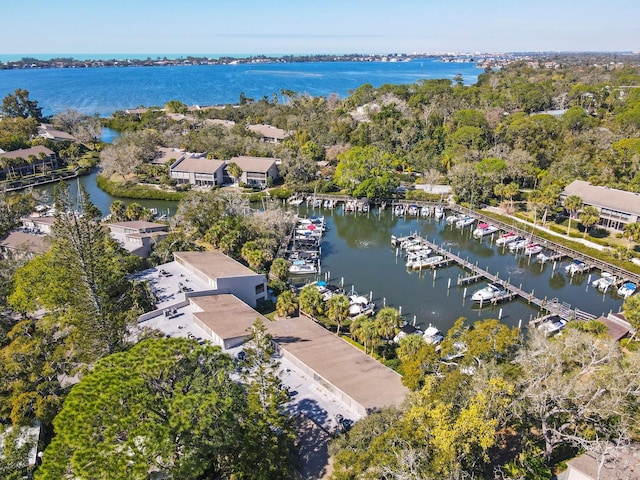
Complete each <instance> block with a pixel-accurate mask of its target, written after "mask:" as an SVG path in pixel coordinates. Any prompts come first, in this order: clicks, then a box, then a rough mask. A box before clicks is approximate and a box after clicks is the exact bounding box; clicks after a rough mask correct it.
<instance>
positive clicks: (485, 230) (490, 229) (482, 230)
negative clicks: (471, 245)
mask: <svg viewBox="0 0 640 480" xmlns="http://www.w3.org/2000/svg"><path fill="white" fill-rule="evenodd" d="M497 231H498V227H495V226H493V225H489V224H488V223H481V224H479V225H478V228H476V229H475V230H474V231H473V236H474V237H476V238H481V237H484V236H486V235H491V234H492V233H495V232H497Z"/></svg>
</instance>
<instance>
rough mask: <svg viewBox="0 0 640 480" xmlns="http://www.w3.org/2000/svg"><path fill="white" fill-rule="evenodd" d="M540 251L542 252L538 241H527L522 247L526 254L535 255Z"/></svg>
mask: <svg viewBox="0 0 640 480" xmlns="http://www.w3.org/2000/svg"><path fill="white" fill-rule="evenodd" d="M540 252H542V245H540V244H539V243H535V242H531V243H527V244H526V245H525V247H524V253H525V254H526V255H536V254H538V253H540Z"/></svg>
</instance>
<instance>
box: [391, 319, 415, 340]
mask: <svg viewBox="0 0 640 480" xmlns="http://www.w3.org/2000/svg"><path fill="white" fill-rule="evenodd" d="M407 335H422V330H420V329H419V328H418V327H416V326H415V325H412V324H410V323H406V322H405V324H404V325H403V326H402V328H401V329H400V331H399V332H398V334H397V335H396V336H395V337H393V341H394V342H395V343H400V340H401V339H402V338H404V337H406V336H407Z"/></svg>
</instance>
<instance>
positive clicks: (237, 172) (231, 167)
mask: <svg viewBox="0 0 640 480" xmlns="http://www.w3.org/2000/svg"><path fill="white" fill-rule="evenodd" d="M227 172H228V173H229V175H231V177H233V181H234V183H237V182H238V180H239V179H240V177H241V176H242V169H241V168H240V166H239V165H238V164H237V163H235V162H229V163H228V164H227Z"/></svg>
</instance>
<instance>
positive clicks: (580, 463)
mask: <svg viewBox="0 0 640 480" xmlns="http://www.w3.org/2000/svg"><path fill="white" fill-rule="evenodd" d="M599 457H600V456H599V455H598V454H596V453H593V452H586V453H583V454H582V455H580V456H579V457H576V458H573V459H571V460H569V461H568V462H567V465H569V467H570V468H571V469H572V470H577V471H578V472H581V473H582V474H583V475H584V476H582V477H575V478H583V479H593V480H595V479H596V478H603V479H604V478H606V479H608V480H630V479H634V478H636V479H637V478H640V477H638V472H639V471H640V449H639V448H638V444H631V445H630V446H628V447H626V448H625V449H623V450H618V451H616V452H614V453H613V454H612V455H609V456H608V457H607V461H606V462H605V464H604V465H603V466H602V470H601V471H600V477H598V464H599V462H600V458H599ZM569 478H574V477H572V476H570V477H569Z"/></svg>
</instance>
